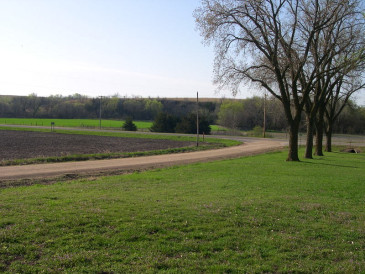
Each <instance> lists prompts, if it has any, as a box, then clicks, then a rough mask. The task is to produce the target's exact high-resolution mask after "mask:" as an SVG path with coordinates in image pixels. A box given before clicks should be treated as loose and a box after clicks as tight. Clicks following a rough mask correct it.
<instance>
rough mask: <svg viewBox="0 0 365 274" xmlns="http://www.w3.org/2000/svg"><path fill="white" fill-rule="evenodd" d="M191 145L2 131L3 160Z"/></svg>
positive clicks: (146, 140) (0, 132)
mask: <svg viewBox="0 0 365 274" xmlns="http://www.w3.org/2000/svg"><path fill="white" fill-rule="evenodd" d="M189 145H192V143H191V142H182V141H172V140H156V139H139V138H138V139H137V138H119V137H104V136H91V135H70V134H59V133H45V132H31V131H11V130H9V131H7V130H1V131H0V161H3V160H13V159H26V158H38V157H51V156H65V155H71V154H95V153H111V152H136V151H150V150H160V149H168V148H177V147H186V146H189Z"/></svg>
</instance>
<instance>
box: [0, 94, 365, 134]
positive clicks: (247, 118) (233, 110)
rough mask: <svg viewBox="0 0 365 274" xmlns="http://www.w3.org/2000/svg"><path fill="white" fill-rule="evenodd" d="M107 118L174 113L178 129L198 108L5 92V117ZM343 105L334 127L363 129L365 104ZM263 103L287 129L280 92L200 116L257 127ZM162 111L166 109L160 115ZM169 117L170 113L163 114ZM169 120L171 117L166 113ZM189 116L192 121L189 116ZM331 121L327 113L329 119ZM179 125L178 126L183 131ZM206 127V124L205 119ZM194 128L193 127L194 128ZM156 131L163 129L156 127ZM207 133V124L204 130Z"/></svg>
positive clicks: (276, 126) (1, 100)
mask: <svg viewBox="0 0 365 274" xmlns="http://www.w3.org/2000/svg"><path fill="white" fill-rule="evenodd" d="M100 102H101V112H102V113H101V116H102V118H103V119H116V120H118V119H119V120H126V119H132V120H142V121H154V120H156V119H157V118H158V119H159V123H160V122H161V120H163V119H167V118H166V116H169V117H170V118H171V119H172V120H173V121H174V122H173V123H172V126H170V129H169V130H168V131H167V132H169V131H171V132H172V129H171V128H173V130H175V128H176V125H177V122H179V121H180V122H181V121H182V119H183V118H184V117H185V119H183V121H184V125H185V126H184V127H185V128H187V127H191V125H192V122H191V121H192V120H193V118H192V117H191V114H195V113H196V102H195V101H194V100H188V99H186V100H184V99H181V100H178V99H176V100H174V99H161V98H155V99H152V98H119V97H117V96H113V97H103V98H101V101H100V98H89V97H86V96H83V95H80V94H74V95H71V96H61V95H56V96H49V97H38V96H37V95H36V94H30V95H29V96H0V117H3V118H7V117H9V118H55V119H56V118H60V119H98V118H99V115H100ZM342 105H344V107H343V109H342V111H341V114H340V115H338V117H337V118H336V122H335V123H334V124H333V125H332V127H333V132H335V133H349V134H364V133H365V107H361V106H358V105H356V104H355V103H354V102H353V101H351V100H348V101H347V102H346V104H344V102H341V103H338V105H337V108H340V106H342ZM264 108H266V123H265V124H266V129H267V130H275V131H287V128H288V125H287V120H286V117H285V112H284V110H283V108H282V106H281V102H280V101H279V100H277V99H276V98H275V97H272V96H271V97H267V99H266V101H265V99H264V98H262V97H252V98H247V99H236V100H233V99H224V98H222V99H215V100H213V99H212V100H211V101H207V100H204V102H200V103H199V114H200V117H201V118H202V119H203V120H205V121H206V122H207V123H208V124H218V125H221V126H223V127H226V128H231V129H235V130H252V129H253V128H254V127H256V126H263V124H264ZM161 113H163V115H160V116H159V114H161ZM163 117H165V118H163ZM167 120H168V119H167ZM189 121H190V122H189ZM325 121H327V119H325ZM181 126H182V125H180V126H179V127H180V129H179V128H177V131H178V132H179V131H180V132H181V131H182V129H181ZM201 128H204V125H201ZM189 130H190V131H194V130H193V129H189ZM305 130H306V119H305V116H303V117H302V119H301V123H300V131H305ZM155 131H158V129H157V128H155ZM195 131H196V129H195ZM205 133H207V130H205Z"/></svg>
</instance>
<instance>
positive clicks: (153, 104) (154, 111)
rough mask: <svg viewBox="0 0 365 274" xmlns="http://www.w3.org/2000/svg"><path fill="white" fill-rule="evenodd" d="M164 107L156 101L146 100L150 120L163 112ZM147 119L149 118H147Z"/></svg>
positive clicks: (146, 109)
mask: <svg viewBox="0 0 365 274" xmlns="http://www.w3.org/2000/svg"><path fill="white" fill-rule="evenodd" d="M162 109H163V105H162V103H161V102H159V101H157V100H156V99H146V100H145V111H146V115H148V116H149V117H148V120H153V119H155V117H156V116H157V115H158V114H159V113H160V112H161V111H162ZM146 118H147V117H146Z"/></svg>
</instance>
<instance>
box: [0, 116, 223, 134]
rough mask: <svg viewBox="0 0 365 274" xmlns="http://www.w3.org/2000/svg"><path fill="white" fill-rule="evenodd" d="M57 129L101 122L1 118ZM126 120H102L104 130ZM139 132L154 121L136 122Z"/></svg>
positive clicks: (214, 127) (5, 121)
mask: <svg viewBox="0 0 365 274" xmlns="http://www.w3.org/2000/svg"><path fill="white" fill-rule="evenodd" d="M52 122H53V123H54V125H55V126H56V127H80V128H98V127H99V126H100V120H98V119H41V118H0V124H4V125H26V126H45V127H50V126H51V123H52ZM124 122H125V121H124V120H101V126H102V127H103V128H115V129H117V128H119V129H121V128H122V125H123V123H124ZM134 123H135V125H136V126H137V129H138V130H143V131H148V130H149V129H150V128H151V126H152V124H153V121H134ZM211 129H212V130H213V131H217V130H221V131H222V130H225V129H223V128H221V127H219V126H217V125H211Z"/></svg>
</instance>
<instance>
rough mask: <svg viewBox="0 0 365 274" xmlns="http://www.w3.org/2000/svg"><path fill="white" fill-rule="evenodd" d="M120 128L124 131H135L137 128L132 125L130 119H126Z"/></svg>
mask: <svg viewBox="0 0 365 274" xmlns="http://www.w3.org/2000/svg"><path fill="white" fill-rule="evenodd" d="M122 128H123V129H124V130H126V131H137V126H136V124H135V123H133V120H132V118H131V117H128V118H127V119H126V120H125V122H124V123H123V126H122Z"/></svg>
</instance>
